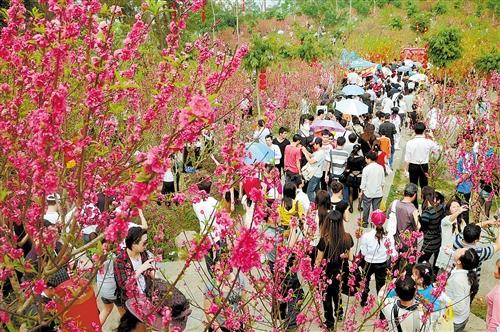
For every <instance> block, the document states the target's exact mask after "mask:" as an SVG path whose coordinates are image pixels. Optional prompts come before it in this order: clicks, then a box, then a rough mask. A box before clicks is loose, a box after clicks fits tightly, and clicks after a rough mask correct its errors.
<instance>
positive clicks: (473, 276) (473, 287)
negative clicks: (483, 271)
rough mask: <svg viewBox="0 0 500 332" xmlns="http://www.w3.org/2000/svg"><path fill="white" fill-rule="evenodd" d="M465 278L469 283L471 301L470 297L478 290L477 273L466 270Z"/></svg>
mask: <svg viewBox="0 0 500 332" xmlns="http://www.w3.org/2000/svg"><path fill="white" fill-rule="evenodd" d="M467 279H468V280H469V284H470V302H471V303H472V299H473V298H474V297H475V296H476V294H477V292H478V291H479V280H478V279H477V273H476V271H475V270H469V271H467Z"/></svg>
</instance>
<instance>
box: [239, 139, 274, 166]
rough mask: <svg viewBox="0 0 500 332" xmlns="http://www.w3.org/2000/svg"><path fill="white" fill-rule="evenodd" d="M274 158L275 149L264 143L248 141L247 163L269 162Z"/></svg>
mask: <svg viewBox="0 0 500 332" xmlns="http://www.w3.org/2000/svg"><path fill="white" fill-rule="evenodd" d="M273 159H274V151H273V150H271V149H270V148H269V147H268V146H267V145H265V144H262V143H248V144H247V145H246V155H245V161H244V162H245V164H247V165H252V164H255V163H265V164H268V163H270V162H271V161H272V160H273Z"/></svg>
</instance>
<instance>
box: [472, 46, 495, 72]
mask: <svg viewBox="0 0 500 332" xmlns="http://www.w3.org/2000/svg"><path fill="white" fill-rule="evenodd" d="M474 67H475V68H476V70H477V71H478V72H480V73H483V74H489V73H491V72H494V71H497V72H500V52H498V50H497V49H492V50H491V51H490V52H489V53H486V54H484V55H482V56H480V57H479V58H477V59H476V60H475V61H474Z"/></svg>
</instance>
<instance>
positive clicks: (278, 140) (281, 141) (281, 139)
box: [273, 127, 290, 176]
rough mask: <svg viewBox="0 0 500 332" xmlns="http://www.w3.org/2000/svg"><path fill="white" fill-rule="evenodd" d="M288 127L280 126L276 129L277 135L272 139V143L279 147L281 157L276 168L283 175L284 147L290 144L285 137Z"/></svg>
mask: <svg viewBox="0 0 500 332" xmlns="http://www.w3.org/2000/svg"><path fill="white" fill-rule="evenodd" d="M287 135H288V129H286V128H285V127H280V129H279V130H278V137H275V138H274V139H273V144H275V145H277V146H278V147H279V148H280V152H281V156H282V158H281V159H280V160H279V164H278V165H276V167H277V168H278V170H279V171H280V175H281V176H282V175H284V168H285V158H284V156H285V148H286V147H287V145H289V144H290V141H289V140H288V139H287Z"/></svg>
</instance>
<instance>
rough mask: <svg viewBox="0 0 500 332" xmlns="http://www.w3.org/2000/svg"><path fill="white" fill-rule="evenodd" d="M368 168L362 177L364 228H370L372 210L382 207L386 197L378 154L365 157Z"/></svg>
mask: <svg viewBox="0 0 500 332" xmlns="http://www.w3.org/2000/svg"><path fill="white" fill-rule="evenodd" d="M365 160H366V164H367V165H366V167H365V168H363V173H362V175H361V186H360V189H361V193H362V195H363V227H365V228H366V227H368V218H369V216H370V208H372V209H373V211H375V210H377V209H378V208H379V207H380V203H381V202H382V196H383V195H384V191H383V189H384V180H385V173H384V168H383V167H382V166H380V165H379V164H378V163H377V154H376V153H375V152H373V151H370V152H368V153H367V154H366V156H365Z"/></svg>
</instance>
